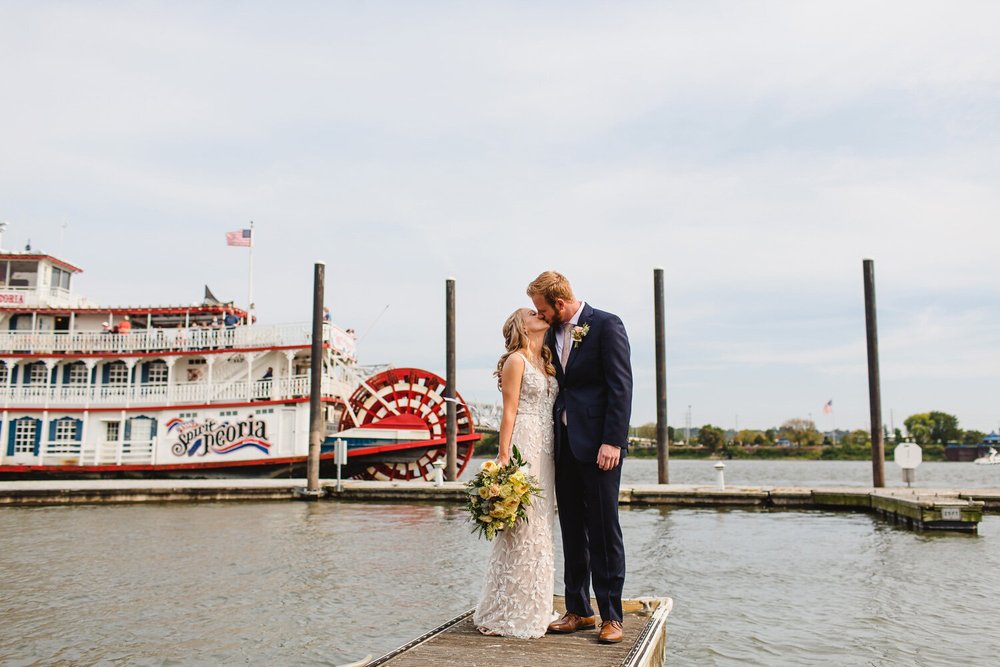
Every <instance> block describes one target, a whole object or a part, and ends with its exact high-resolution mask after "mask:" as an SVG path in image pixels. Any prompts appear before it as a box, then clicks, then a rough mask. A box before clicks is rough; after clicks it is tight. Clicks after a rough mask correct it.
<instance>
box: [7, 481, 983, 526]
mask: <svg viewBox="0 0 1000 667" xmlns="http://www.w3.org/2000/svg"><path fill="white" fill-rule="evenodd" d="M305 485H306V481H305V480H304V479H191V480H176V479H175V480H171V479H113V480H59V481H57V480H35V481H12V482H0V506H4V505H62V504H93V503H141V502H174V501H186V502H191V501H234V500H293V499H297V498H299V497H300V493H299V491H300V490H301V489H302V488H304V487H305ZM322 487H323V493H322V495H323V497H326V498H332V499H339V500H351V501H372V500H375V501H403V502H436V503H461V502H464V501H465V492H464V486H463V484H461V483H460V482H446V483H444V484H442V485H440V486H437V485H435V484H434V483H432V482H424V481H410V482H365V481H355V480H350V481H345V482H343V484H342V489H341V490H340V491H337V490H336V484H335V482H333V481H331V480H323V481H322ZM619 502H620V503H621V504H622V505H634V506H648V505H654V506H666V507H715V508H726V507H733V508H736V507H750V508H762V509H764V508H770V509H832V510H843V511H858V512H872V513H876V514H879V515H881V516H884V517H886V518H889V519H892V520H894V521H897V522H898V523H900V524H901V525H904V526H906V527H908V528H914V529H919V530H958V531H964V532H976V531H977V527H978V524H979V522H980V521H981V520H982V516H983V513H989V512H1000V489H908V488H898V487H890V488H881V489H873V488H869V487H860V486H857V487H855V486H840V487H816V488H808V487H783V486H759V487H746V486H726V487H725V488H719V487H716V486H690V485H681V484H648V485H641V484H640V485H630V486H623V487H622V488H621V491H620V494H619Z"/></svg>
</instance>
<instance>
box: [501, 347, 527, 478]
mask: <svg viewBox="0 0 1000 667" xmlns="http://www.w3.org/2000/svg"><path fill="white" fill-rule="evenodd" d="M523 375H524V359H522V358H521V356H520V355H518V354H512V355H510V356H509V357H507V361H505V362H504V364H503V370H502V371H501V373H500V386H501V387H502V391H503V417H502V418H501V419H500V442H499V447H500V452H499V454H497V463H499V464H500V465H507V463H508V462H509V461H510V439H511V436H513V434H514V418H515V417H516V416H517V404H518V402H519V401H520V400H521V376H523Z"/></svg>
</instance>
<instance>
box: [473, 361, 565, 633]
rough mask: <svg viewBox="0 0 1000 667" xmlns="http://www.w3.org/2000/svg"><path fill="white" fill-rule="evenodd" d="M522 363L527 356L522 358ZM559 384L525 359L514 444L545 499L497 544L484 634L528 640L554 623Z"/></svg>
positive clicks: (479, 619) (486, 589) (483, 608)
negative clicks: (554, 420)
mask: <svg viewBox="0 0 1000 667" xmlns="http://www.w3.org/2000/svg"><path fill="white" fill-rule="evenodd" d="M521 357H522V358H524V355H521ZM558 391H559V384H558V382H557V381H556V379H555V378H554V377H552V376H548V375H545V374H544V373H543V372H542V371H540V370H538V369H537V368H535V367H534V366H532V365H531V363H530V362H529V361H528V360H527V358H524V375H523V376H522V379H521V397H520V399H519V401H518V406H517V417H516V418H515V419H514V433H513V436H512V438H511V443H512V444H513V445H517V448H518V450H519V451H520V452H521V455H522V456H523V457H524V460H525V462H526V463H528V464H529V466H530V467H529V469H528V472H529V473H530V474H532V475H534V476H535V477H536V478H538V482H539V484H538V485H539V486H540V487H542V497H541V498H538V497H536V498H535V499H534V500H533V501H532V503H531V505H530V506H529V507H528V508H527V518H528V521H527V522H524V521H521V522H518V523H517V525H515V526H514V528H513V529H509V530H505V531H503V532H501V533H500V534H499V535H498V536H497V537H496V538H495V539H494V540H493V551H492V552H491V553H490V561H489V566H488V567H487V569H486V581H485V582H484V584H483V592H482V595H481V596H480V598H479V605H478V606H477V608H476V613H475V615H474V616H473V621H474V622H475V624H476V627H478V628H479V630H480V632H485V633H487V634H492V635H503V636H505V637H519V638H522V639H529V638H533V637H541V636H542V635H544V634H545V630H546V629H547V628H548V625H549V622H550V621H551V620H552V589H553V586H554V579H553V578H554V573H555V569H554V568H555V565H554V563H553V558H554V557H553V553H552V529H553V520H554V517H555V462H554V460H553V444H554V443H553V439H554V433H553V430H552V404H553V403H554V402H555V400H556V393H557V392H558Z"/></svg>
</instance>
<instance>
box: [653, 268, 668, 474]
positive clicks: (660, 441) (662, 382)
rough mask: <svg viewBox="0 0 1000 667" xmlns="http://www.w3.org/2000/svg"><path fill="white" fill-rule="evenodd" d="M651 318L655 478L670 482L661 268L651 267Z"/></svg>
mask: <svg viewBox="0 0 1000 667" xmlns="http://www.w3.org/2000/svg"><path fill="white" fill-rule="evenodd" d="M653 318H654V319H655V320H656V324H655V332H656V333H655V337H656V458H657V462H658V468H657V479H658V481H659V483H660V484H669V483H670V442H669V439H668V437H667V435H668V431H667V353H666V344H665V340H666V326H665V315H664V308H663V269H659V268H657V269H653Z"/></svg>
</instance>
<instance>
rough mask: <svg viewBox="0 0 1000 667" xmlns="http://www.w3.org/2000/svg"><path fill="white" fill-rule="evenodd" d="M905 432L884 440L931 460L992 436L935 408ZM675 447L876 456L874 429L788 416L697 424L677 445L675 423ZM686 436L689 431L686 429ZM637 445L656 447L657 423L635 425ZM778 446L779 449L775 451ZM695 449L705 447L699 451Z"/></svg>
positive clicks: (912, 419)
mask: <svg viewBox="0 0 1000 667" xmlns="http://www.w3.org/2000/svg"><path fill="white" fill-rule="evenodd" d="M903 426H904V427H905V429H906V432H905V435H904V433H903V431H902V430H901V429H898V428H897V429H895V430H894V432H893V433H891V434H890V433H889V429H888V427H885V428H884V433H883V440H884V442H885V443H886V444H892V443H897V442H902V441H904V440H911V441H913V442H916V443H917V444H919V445H920V446H921V447H923V448H924V449H925V452H924V455H925V458H927V459H928V460H933V459H940V458H943V454H944V447H945V445H948V444H966V445H975V444H979V443H981V442H982V441H983V438H984V437H986V434H985V433H983V432H982V431H976V430H971V429H970V430H962V429H961V428H960V427H959V423H958V418H957V417H956V416H954V415H950V414H948V413H946V412H940V411H931V412H926V413H919V414H915V415H911V416H909V417H907V418H906V419H905V420H904V421H903ZM668 431H669V435H670V442H671V451H672V452H675V453H676V454H680V455H684V454H685V450H687V449H691V450H692V451H691V452H690V454H691V455H694V456H698V455H702V454H707V455H726V456H744V455H754V454H759V455H774V456H778V455H781V454H782V451H781V450H784V455H788V456H799V455H800V454H799V453H798V452H797V451H796V450H803V449H808V450H809V451H808V452H802V454H803V455H807V456H812V457H815V458H829V459H839V458H853V459H864V458H870V457H871V443H872V441H871V432H870V431H867V430H865V429H855V430H853V431H849V432H841V431H837V432H836V433H834V434H833V435H834V437H831V434H827V433H822V432H820V431H819V430H818V429H817V428H816V423H815V422H814V421H813V420H811V419H801V418H793V419H788V420H786V421H785V422H784V423H782V424H781V426H779V427H773V428H769V429H765V430H756V429H742V430H740V431H735V430H725V429H722V428H720V427H718V426H714V425H712V424H705V425H703V426H700V427H698V428H691V441H690V442H682V443H676V441H675V438H674V436H675V433H677V432H678V431H675V430H674V428H673V427H668ZM682 434H683V433H682ZM631 435H632V442H633V445H634V448H635V449H636V450H637V451H638V453H639V454H640V455H641V453H642V450H643V448H649V447H655V444H656V424H653V423H650V424H643V425H642V426H637V427H633V428H632V433H631ZM772 449H774V450H775V451H771V450H772ZM694 450H701V451H699V452H695V451H694Z"/></svg>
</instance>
